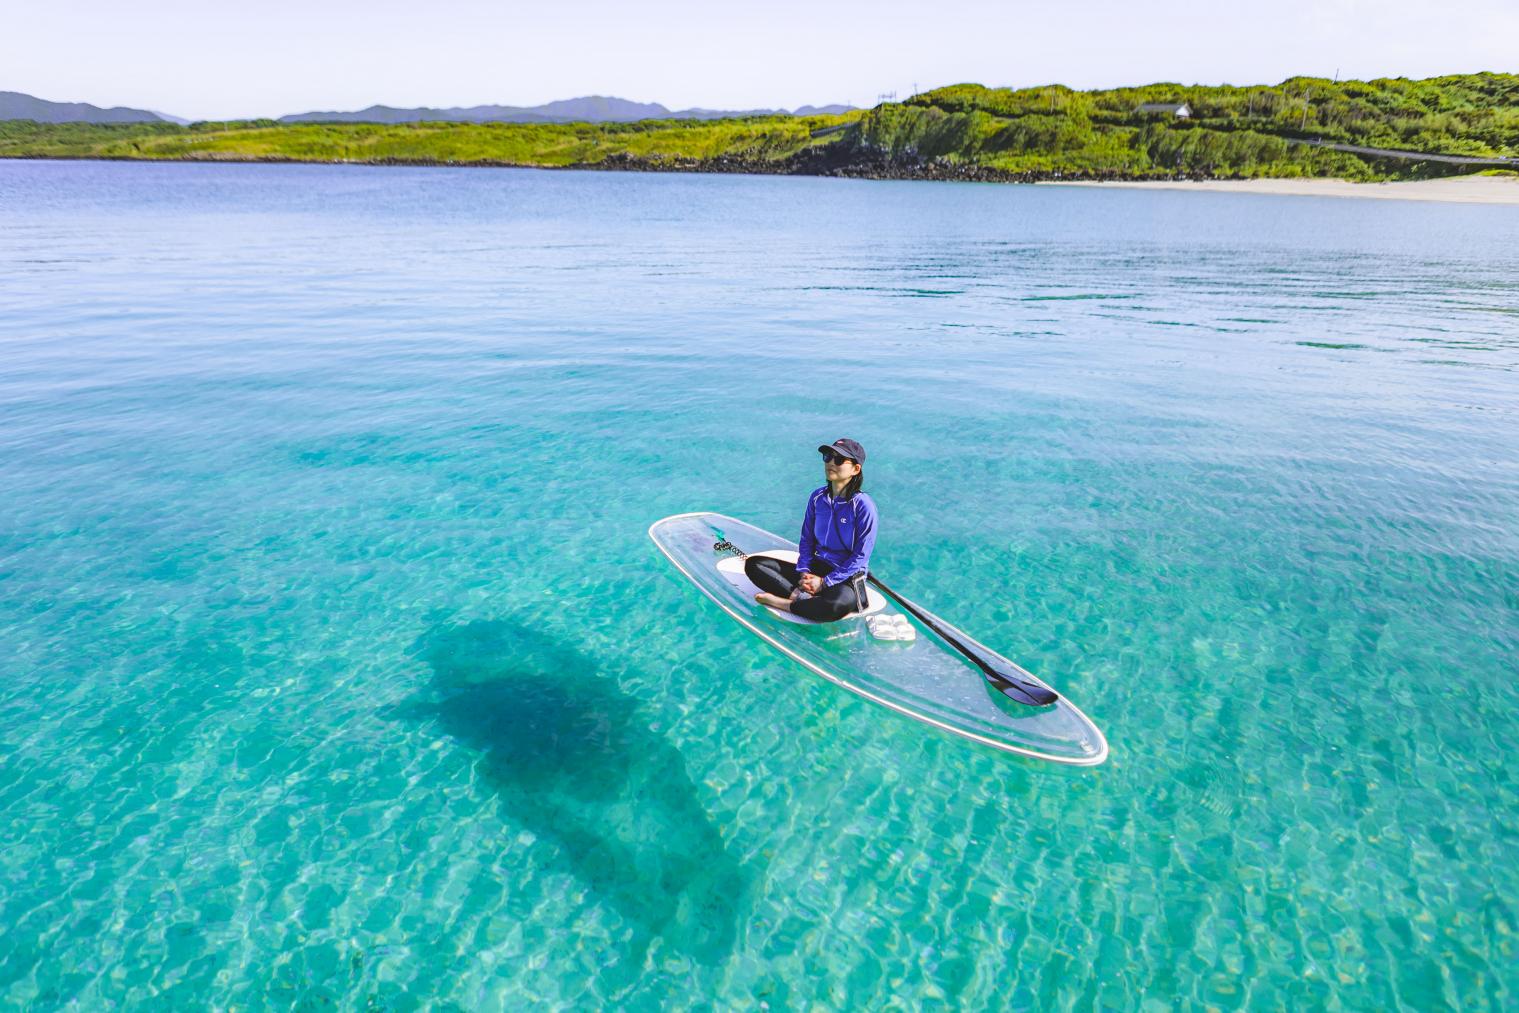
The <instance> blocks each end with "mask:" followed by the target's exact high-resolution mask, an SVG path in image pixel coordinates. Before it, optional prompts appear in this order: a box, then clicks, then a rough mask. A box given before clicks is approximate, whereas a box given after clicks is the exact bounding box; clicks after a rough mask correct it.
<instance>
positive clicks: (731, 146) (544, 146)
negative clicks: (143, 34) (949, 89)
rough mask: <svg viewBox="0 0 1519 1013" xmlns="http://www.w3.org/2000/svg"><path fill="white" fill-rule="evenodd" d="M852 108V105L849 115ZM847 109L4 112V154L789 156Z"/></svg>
mask: <svg viewBox="0 0 1519 1013" xmlns="http://www.w3.org/2000/svg"><path fill="white" fill-rule="evenodd" d="M854 115H856V116H857V115H858V114H854ZM850 118H851V117H849V116H805V117H791V116H755V117H750V118H746V119H735V120H644V121H642V122H639V123H562V124H561V123H399V124H379V123H291V124H281V123H276V122H274V121H272V120H263V121H252V122H238V123H195V124H191V125H190V126H188V127H177V126H174V125H172V124H163V123H133V124H91V123H51V124H50V123H32V122H31V121H29V120H7V121H0V156H11V157H43V158H47V157H52V158H145V159H205V160H217V159H271V160H294V161H303V162H305V161H312V162H339V161H353V162H425V163H439V162H442V163H466V164H467V163H484V164H513V165H543V166H565V165H583V164H591V163H596V162H601V161H603V160H605V159H606V158H608V157H612V156H618V155H622V156H629V157H632V158H635V159H657V158H682V159H711V158H716V157H719V156H722V155H734V156H740V155H741V156H744V157H747V158H755V159H785V158H787V157H790V156H792V155H795V154H797V153H798V152H800V151H802V150H803V149H804V148H807V147H809V146H811V145H813V144H815V143H826V142H827V140H829V139H830V138H823V139H819V140H818V141H814V139H813V138H812V136H811V134H812V132H813V131H815V130H820V129H823V128H826V127H830V126H835V125H837V124H839V123H843V122H846V121H847V120H849V119H850Z"/></svg>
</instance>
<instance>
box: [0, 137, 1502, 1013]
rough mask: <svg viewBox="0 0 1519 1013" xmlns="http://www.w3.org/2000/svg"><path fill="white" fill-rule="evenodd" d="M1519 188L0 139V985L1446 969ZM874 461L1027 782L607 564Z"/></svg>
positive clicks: (738, 995)
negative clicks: (1034, 755) (630, 163)
mask: <svg viewBox="0 0 1519 1013" xmlns="http://www.w3.org/2000/svg"><path fill="white" fill-rule="evenodd" d="M1516 240H1519V212H1516V211H1515V210H1514V209H1511V208H1502V207H1494V208H1481V207H1461V206H1439V205H1429V204H1420V203H1412V202H1410V203H1402V202H1395V201H1372V202H1355V201H1341V200H1333V199H1320V198H1286V197H1282V198H1276V197H1256V196H1249V195H1243V196H1242V195H1229V194H1187V193H1166V192H1159V193H1151V192H1133V191H1100V192H1093V191H1090V190H1074V189H1061V188H1044V187H1040V188H1037V189H1035V188H1021V187H1005V186H962V185H948V184H911V183H872V182H851V181H833V180H804V179H794V180H793V179H771V178H741V177H732V178H724V177H704V176H641V175H636V174H627V175H618V174H597V173H552V172H530V171H491V172H484V171H480V172H467V171H449V170H427V169H373V168H336V167H309V166H194V165H161V166H159V165H134V164H98V163H26V162H7V163H0V303H3V305H4V306H5V312H4V313H0V489H3V491H4V495H0V659H3V661H0V805H3V811H4V812H5V813H6V814H7V816H8V817H9V818H8V819H6V820H5V821H4V822H3V823H0V918H3V920H4V923H5V925H6V926H7V929H6V931H5V933H4V936H3V942H0V1005H5V1006H10V1007H20V1008H35V1009H51V1008H60V1007H67V1006H71V1005H73V1006H78V1007H81V1008H101V1007H106V1006H110V1005H122V1006H126V1007H133V1008H155V1007H162V1008H178V1007H203V1006H213V1007H217V1008H226V1007H233V1006H236V1007H240V1008H287V1007H298V1008H309V1009H316V1008H328V1007H333V1006H335V1007H338V1008H382V1009H411V1008H423V1007H426V1008H433V1007H438V1008H449V1007H453V1008H463V1009H517V1008H521V1007H523V1006H525V1005H528V1004H534V1005H558V1006H564V1005H610V1004H616V1005H619V1006H625V1007H630V1008H654V1007H660V1008H663V1007H676V1008H684V1007H692V1006H708V1005H710V1006H720V1007H735V1006H736V1007H741V1008H758V1007H760V1006H761V1005H762V1004H765V1005H768V1006H769V1007H770V1008H772V1009H791V1008H812V1007H814V1006H821V1007H826V1008H879V1007H894V1006H895V1007H908V1008H919V1007H934V1006H948V1007H966V1008H986V1007H995V1008H1010V1009H1041V1010H1042V1009H1049V1008H1067V1007H1076V1008H1088V1007H1091V1006H1094V1005H1099V1004H1101V1005H1106V1006H1111V1007H1114V1008H1120V1009H1137V1008H1143V1007H1145V1006H1146V1005H1147V1004H1148V1005H1151V1006H1158V1007H1169V1006H1173V1005H1182V1006H1192V1005H1196V1006H1203V1005H1213V1006H1217V1007H1220V1008H1240V1007H1245V1008H1252V1009H1257V1008H1258V1009H1276V1008H1298V1007H1303V1006H1313V1007H1318V1006H1328V1007H1350V1008H1368V1007H1375V1008H1388V1007H1395V1006H1402V1007H1405V1008H1415V1009H1438V1008H1460V1009H1484V1008H1491V1009H1498V1008H1504V1007H1506V1006H1510V1005H1512V1004H1513V1002H1514V994H1515V990H1516V987H1519V974H1516V972H1515V970H1514V969H1515V967H1519V962H1516V960H1515V951H1514V947H1515V944H1514V939H1515V938H1516V933H1515V929H1516V912H1515V902H1514V898H1515V897H1516V896H1519V879H1516V875H1519V874H1516V872H1515V871H1514V867H1513V863H1512V862H1511V861H1508V860H1507V856H1508V853H1509V852H1510V851H1512V841H1513V840H1514V838H1515V837H1516V834H1519V815H1516V814H1519V805H1516V802H1519V790H1516V782H1515V775H1514V774H1513V772H1512V769H1511V765H1510V764H1508V763H1507V754H1508V752H1509V751H1510V747H1511V744H1512V738H1513V737H1512V734H1511V731H1510V729H1511V728H1512V726H1513V724H1514V721H1515V718H1516V716H1519V689H1516V680H1515V678H1514V676H1515V674H1516V673H1515V666H1514V662H1513V659H1514V658H1515V657H1516V656H1519V538H1516V536H1515V534H1514V526H1513V518H1514V517H1515V516H1516V514H1519V510H1516V508H1519V466H1516V464H1515V461H1516V460H1519V455H1516V453H1515V452H1516V450H1519V380H1516V366H1519V257H1516V254H1515V253H1514V250H1516V249H1519V242H1516ZM841 435H848V436H851V437H853V438H856V439H859V440H860V441H861V442H862V443H864V444H865V445H866V447H867V448H869V451H870V460H869V467H868V468H867V485H866V487H867V489H869V490H870V492H871V493H872V495H873V496H874V497H875V498H876V500H877V502H878V503H879V504H880V507H881V514H882V525H883V529H882V535H881V539H880V542H879V544H878V548H877V553H876V561H875V568H876V570H877V572H878V573H879V574H880V575H881V576H883V577H884V578H886V579H887V580H888V581H889V582H890V583H891V584H892V586H893V587H896V588H898V589H899V590H902V591H903V592H904V593H907V594H909V595H910V596H911V597H912V598H914V599H915V600H917V601H919V602H921V603H922V604H924V605H925V606H927V607H929V608H931V609H933V610H934V611H936V612H938V613H940V614H942V615H944V616H945V617H946V618H948V619H950V620H951V621H952V622H954V623H956V624H957V625H959V626H961V627H963V628H964V629H966V630H967V631H969V632H970V633H972V634H973V635H975V636H976V637H977V638H978V639H981V640H984V641H986V642H987V643H989V644H991V645H993V646H995V647H996V648H998V649H999V650H1001V651H1002V652H1003V653H1005V654H1007V655H1008V656H1009V657H1012V658H1015V659H1017V660H1018V661H1019V662H1020V663H1022V664H1024V665H1025V666H1027V667H1028V668H1030V669H1031V670H1033V671H1034V672H1036V673H1038V674H1039V675H1041V676H1042V677H1044V678H1046V679H1048V680H1050V681H1051V682H1052V683H1054V684H1055V685H1056V686H1058V687H1060V688H1061V689H1062V690H1064V691H1065V692H1067V693H1068V694H1069V695H1070V696H1071V697H1072V698H1073V699H1074V700H1076V701H1077V702H1078V704H1079V705H1080V706H1081V707H1082V709H1083V710H1084V711H1085V712H1086V713H1088V714H1089V715H1090V716H1092V717H1093V718H1094V720H1096V721H1097V722H1098V724H1099V725H1100V726H1101V727H1102V728H1103V730H1104V731H1105V733H1106V734H1107V736H1108V738H1109V741H1110V742H1111V744H1112V749H1113V752H1112V757H1111V759H1110V760H1109V761H1108V763H1107V764H1105V765H1104V766H1102V767H1100V768H1097V769H1095V770H1087V771H1065V770H1060V769H1057V768H1054V767H1050V766H1041V765H1037V764H1033V763H1028V762H1022V761H1018V760H1016V759H1012V758H1009V757H1007V756H1005V755H1002V754H997V753H993V752H991V751H989V750H983V749H979V748H976V747H974V746H970V745H967V744H966V743H964V742H962V741H960V740H956V739H951V738H948V737H946V736H942V735H939V734H938V733H935V732H933V731H931V730H929V729H926V728H924V727H922V726H920V725H917V724H914V723H912V722H909V721H906V720H904V719H901V718H899V717H897V716H895V715H893V714H891V713H889V712H887V711H885V710H883V709H881V708H878V707H875V706H873V705H871V704H870V703H868V702H866V701H863V700H860V699H858V698H855V697H853V696H850V695H848V694H845V693H842V692H840V691H839V690H837V689H835V688H834V687H831V686H829V685H828V684H826V683H824V682H823V681H822V680H820V679H818V678H816V677H815V676H812V675H810V674H808V673H807V672H806V671H805V670H803V669H801V668H800V667H799V666H796V665H794V664H792V663H790V662H789V661H787V660H786V659H785V658H783V657H781V656H780V655H778V654H776V653H774V652H771V651H769V650H768V649H766V648H765V647H764V645H762V644H761V643H759V642H758V641H757V640H756V639H754V638H753V637H752V636H751V635H750V634H748V633H747V632H745V631H744V630H743V629H742V628H740V627H739V626H738V625H737V624H736V623H733V622H732V621H731V620H730V619H728V618H727V617H726V616H724V615H723V614H722V613H721V612H720V611H718V610H717V609H716V608H715V607H714V606H712V605H711V604H710V603H708V602H706V601H705V600H704V599H702V598H701V597H700V596H699V595H698V594H696V593H695V591H694V590H693V589H692V588H691V587H690V586H689V585H688V584H686V583H684V582H683V581H682V580H681V579H680V578H679V577H678V575H677V574H676V573H675V571H674V570H673V568H671V567H669V566H668V564H666V563H665V562H664V561H663V560H662V558H661V557H659V556H658V554H657V553H656V552H655V551H654V549H653V547H652V545H650V544H649V542H648V540H647V538H646V536H645V530H646V529H647V527H648V524H649V523H650V521H652V520H654V519H656V518H658V517H662V516H665V515H668V514H672V513H676V512H679V511H685V510H697V509H714V510H720V511H723V512H725V513H730V514H734V515H738V516H743V517H745V518H747V519H749V520H751V521H753V522H754V523H756V524H760V525H762V526H764V527H767V528H770V529H774V530H783V531H784V530H790V529H791V528H792V527H794V526H795V525H796V523H797V520H798V518H799V515H800V509H801V505H802V503H803V500H804V497H805V495H806V493H807V491H808V490H810V489H811V488H813V487H814V486H815V485H816V484H818V483H819V481H820V479H819V475H818V474H817V472H818V467H817V459H816V454H815V452H814V451H813V449H812V448H814V447H815V446H817V445H818V443H819V442H821V441H823V440H831V439H833V438H835V437H837V436H841Z"/></svg>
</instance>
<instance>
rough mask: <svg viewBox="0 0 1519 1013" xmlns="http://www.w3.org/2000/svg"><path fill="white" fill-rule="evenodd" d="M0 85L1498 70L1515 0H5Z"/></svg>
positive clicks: (736, 95) (1204, 79)
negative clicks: (1153, 0) (733, 0)
mask: <svg viewBox="0 0 1519 1013" xmlns="http://www.w3.org/2000/svg"><path fill="white" fill-rule="evenodd" d="M0 25H3V26H4V29H3V31H0V90H8V91H22V92H27V93H30V94H33V95H37V96H39V97H41V98H46V99H52V100H54V101H71V102H93V103H95V104H97V105H128V106H136V107H141V108H148V109H155V110H159V111H162V112H167V113H172V114H175V115H179V116H186V117H190V118H192V119H200V118H205V119H213V118H228V117H237V116H260V115H262V116H278V115H282V114H285V113H294V112H304V111H307V110H312V109H356V108H361V107H363V106H366V105H369V104H371V103H375V102H380V103H385V104H388V105H397V106H419V105H428V106H452V105H477V104H481V103H503V104H510V105H535V104H537V103H540V102H545V101H548V100H551V99H557V98H571V97H574V96H578V95H591V94H601V95H617V96H621V97H623V98H630V99H635V100H638V101H645V102H663V103H664V104H665V105H667V106H670V107H672V108H679V107H687V106H707V107H711V108H723V109H736V108H754V107H774V106H784V107H788V108H789V107H794V106H797V105H801V104H804V103H813V104H823V103H827V102H848V103H851V104H854V105H869V104H872V103H873V102H874V101H875V100H876V96H877V95H878V94H879V93H882V92H888V91H893V90H895V91H897V92H898V93H900V94H901V95H903V96H904V97H905V95H906V93H907V92H909V91H910V90H911V89H912V87H913V84H914V83H915V82H916V83H917V84H918V85H919V86H920V87H922V88H928V87H932V86H934V85H941V84H952V83H955V82H960V81H979V82H981V83H983V84H989V85H1035V84H1047V83H1050V82H1060V83H1063V84H1068V85H1071V86H1073V87H1078V88H1091V87H1102V86H1108V85H1117V84H1141V83H1147V82H1152V81H1181V82H1183V83H1209V84H1215V83H1221V82H1228V83H1233V84H1249V83H1260V82H1271V83H1274V82H1277V81H1280V80H1282V79H1283V78H1286V77H1290V76H1292V75H1294V74H1312V75H1320V76H1324V77H1330V76H1333V75H1334V74H1335V72H1336V71H1338V72H1339V74H1340V76H1341V77H1378V76H1405V77H1426V76H1430V75H1435V74H1447V73H1461V72H1469V71H1478V70H1498V71H1509V72H1513V71H1519V3H1515V2H1514V0H1456V2H1454V3H1450V4H1445V5H1436V4H1432V3H1429V2H1428V0H1376V2H1373V0H1271V2H1269V3H1261V2H1252V3H1232V4H1231V3H1228V2H1227V0H1223V2H1219V0H1214V2H1210V3H1203V2H1201V0H1179V2H1176V3H1169V4H1164V5H1161V4H1141V3H1134V2H1123V0H1067V2H1061V0H1041V2H1029V0H1012V2H1004V3H993V2H984V0H939V2H937V3H925V2H923V0H914V2H911V3H907V2H901V0H874V2H871V3H863V2H858V0H844V2H836V3H828V2H827V0H816V2H809V3H801V2H797V0H771V2H769V3H763V4H750V5H748V6H744V5H740V4H724V3H721V2H703V3H697V2H694V0H661V2H647V3H641V4H640V3H634V2H603V0H581V2H573V0H571V2H561V3H537V4H524V3H516V2H505V0H434V2H432V3H427V4H423V3H417V2H406V3H402V2H397V0H364V2H359V0H303V2H299V3H298V2H295V0H264V2H261V3H249V2H247V0H239V2H235V3H234V2H228V0H137V2H125V3H124V2H122V0H47V2H43V0H15V2H12V3H8V4H6V5H5V7H4V8H0Z"/></svg>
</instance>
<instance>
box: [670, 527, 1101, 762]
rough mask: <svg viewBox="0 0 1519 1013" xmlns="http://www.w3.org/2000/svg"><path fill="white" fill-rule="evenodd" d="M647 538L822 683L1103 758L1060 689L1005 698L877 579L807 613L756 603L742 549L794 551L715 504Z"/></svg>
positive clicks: (1006, 746)
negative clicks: (846, 607)
mask: <svg viewBox="0 0 1519 1013" xmlns="http://www.w3.org/2000/svg"><path fill="white" fill-rule="evenodd" d="M649 537H650V538H652V539H653V540H654V544H655V545H657V546H658V547H659V550H660V551H661V552H663V553H664V554H665V555H666V556H667V557H669V559H670V562H672V563H674V564H675V567H676V569H678V570H679V571H680V572H681V573H683V574H685V576H686V577H688V578H690V580H691V582H692V583H694V584H695V585H696V586H697V587H698V588H700V589H701V591H702V593H703V594H705V595H706V596H707V597H709V598H711V599H712V600H713V601H715V602H716V603H717V604H718V606H719V607H720V608H721V609H722V610H723V611H724V612H727V613H728V614H729V615H731V616H732V617H733V618H734V619H737V620H738V621H739V622H740V623H742V624H743V625H744V626H745V627H747V628H748V629H749V630H750V631H751V632H752V633H754V634H755V635H757V636H758V637H760V638H761V639H762V640H764V641H765V642H766V643H768V644H770V645H771V646H772V647H774V648H776V649H777V650H779V651H781V652H782V653H784V654H786V655H788V656H789V657H791V658H793V659H794V660H795V661H797V662H798V663H800V664H802V665H803V666H805V667H806V668H808V669H810V670H811V671H813V672H815V673H816V674H818V675H821V676H822V677H823V678H825V679H827V680H828V681H829V682H833V683H836V684H838V685H840V686H842V687H844V688H845V689H847V690H849V691H850V692H852V693H857V694H859V695H860V696H862V697H864V698H865V699H867V700H871V701H873V702H875V703H878V704H881V705H882V706H884V707H889V708H891V709H892V710H894V711H896V712H898V713H899V714H904V715H906V716H907V717H910V718H912V719H914V720H916V721H922V722H924V723H925V724H929V725H933V726H935V727H937V728H942V729H944V730H945V731H948V732H952V733H954V734H955V735H959V736H963V737H964V738H967V739H971V740H973V741H976V742H980V743H982V744H983V745H987V746H991V747H992V748H994V749H1002V750H1006V751H1007V752H1010V753H1019V754H1021V755H1023V756H1031V757H1035V758H1037V759H1041V760H1049V761H1052V762H1054V763H1068V764H1075V765H1078V766H1093V765H1095V764H1099V763H1101V762H1102V761H1103V760H1105V759H1107V756H1108V743H1107V740H1106V739H1105V738H1103V735H1102V732H1101V731H1100V730H1098V728H1097V726H1096V725H1094V724H1092V722H1091V721H1090V720H1089V719H1088V718H1087V716H1086V715H1085V714H1083V713H1081V711H1080V710H1078V709H1077V708H1076V706H1075V705H1074V704H1072V703H1071V702H1070V701H1068V700H1066V699H1065V697H1064V696H1061V697H1060V698H1059V699H1058V700H1056V702H1055V703H1053V704H1050V705H1048V706H1045V707H1031V706H1028V705H1027V704H1022V703H1018V702H1017V701H1014V700H1010V699H1008V698H1007V697H1005V696H1003V695H1002V694H1001V693H1000V692H998V691H997V690H996V689H995V688H993V686H992V685H991V683H990V682H988V680H987V679H986V677H985V675H984V673H983V672H982V671H981V670H980V669H979V668H977V667H976V666H975V665H974V664H973V663H972V662H971V661H970V660H969V659H968V658H966V656H965V655H964V654H962V653H960V652H959V651H957V650H955V649H954V648H953V647H951V646H950V645H949V644H948V643H946V642H945V641H944V640H943V639H941V638H940V637H939V636H938V635H936V634H935V633H934V632H933V631H932V630H930V629H929V628H928V627H927V626H924V625H923V624H922V623H920V622H918V621H917V620H916V619H914V618H912V617H911V616H909V615H907V614H906V613H904V612H903V611H902V610H901V609H899V608H897V607H896V604H895V603H894V602H892V601H890V600H889V599H888V598H887V596H886V595H884V594H882V593H881V592H880V591H879V590H878V589H877V588H875V587H871V588H869V596H868V601H867V603H866V607H865V609H864V610H863V611H861V612H857V613H854V614H853V615H850V616H846V617H845V618H843V619H840V620H838V621H837V622H832V623H815V622H809V621H808V620H805V619H802V618H800V617H799V616H795V615H792V614H791V613H789V612H785V611H782V610H779V609H773V608H770V607H768V606H765V605H761V604H759V603H758V602H756V601H755V600H754V595H755V593H756V591H757V588H755V587H754V585H753V584H751V583H750V582H749V580H748V578H747V577H745V576H744V569H743V560H742V556H743V555H745V554H747V555H756V554H758V555H774V556H777V557H780V558H783V559H791V560H794V559H796V543H795V542H792V541H790V540H788V539H786V538H783V537H781V536H780V535H777V534H773V533H771V532H769V531H765V530H764V529H763V528H757V527H755V526H754V525H752V524H746V523H744V522H743V521H740V520H736V519H735V518H732V517H727V516H724V515H723V514H714V513H690V514H677V515H675V516H674V517H666V518H665V519H664V520H661V521H656V522H655V523H654V524H653V526H652V527H650V528H649ZM914 607H917V606H914ZM920 611H921V609H920ZM932 618H933V620H934V621H935V622H936V623H938V624H940V625H941V626H942V627H944V628H945V630H946V632H947V633H948V634H949V635H950V636H953V637H954V638H955V639H957V640H959V641H960V642H961V643H963V644H965V645H967V646H968V647H970V648H971V649H972V650H974V651H978V652H984V653H985V654H987V655H991V656H993V657H995V658H997V659H998V660H999V661H1001V662H1002V663H1004V664H1005V665H1007V666H1008V667H1009V668H1011V669H1014V670H1016V671H1017V672H1019V673H1021V674H1022V675H1023V676H1025V677H1026V678H1027V679H1028V680H1029V681H1030V682H1033V683H1035V684H1037V685H1040V686H1047V685H1048V684H1047V683H1044V682H1041V681H1040V680H1039V679H1037V678H1035V677H1034V676H1032V675H1029V674H1028V673H1027V672H1025V671H1024V670H1023V669H1021V668H1019V667H1018V666H1017V665H1015V664H1013V663H1012V662H1010V661H1008V660H1007V659H1005V658H1002V657H1001V655H997V654H995V652H993V651H991V650H990V649H989V648H987V647H985V646H984V645H982V644H979V643H977V642H976V641H975V640H972V639H971V638H970V637H968V636H966V635H965V634H964V633H962V632H961V631H959V630H957V629H955V628H954V627H953V626H950V625H949V624H948V623H945V622H944V621H943V620H941V619H939V618H938V617H937V616H934V617H932Z"/></svg>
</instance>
